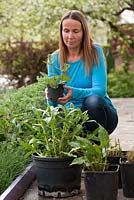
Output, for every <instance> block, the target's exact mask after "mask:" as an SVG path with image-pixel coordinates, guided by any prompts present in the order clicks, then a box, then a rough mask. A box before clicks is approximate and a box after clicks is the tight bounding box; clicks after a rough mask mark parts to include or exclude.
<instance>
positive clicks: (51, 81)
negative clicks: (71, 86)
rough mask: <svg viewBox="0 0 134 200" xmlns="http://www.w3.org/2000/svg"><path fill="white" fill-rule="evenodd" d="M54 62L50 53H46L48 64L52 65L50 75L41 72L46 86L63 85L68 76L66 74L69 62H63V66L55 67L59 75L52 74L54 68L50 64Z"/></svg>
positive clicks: (68, 78)
mask: <svg viewBox="0 0 134 200" xmlns="http://www.w3.org/2000/svg"><path fill="white" fill-rule="evenodd" d="M53 63H54V61H53V59H52V57H51V55H48V64H49V65H50V66H51V67H52V77H49V76H48V75H47V74H45V73H41V74H42V75H43V78H44V81H45V83H46V86H48V85H49V86H50V87H52V88H58V86H59V85H64V84H65V83H66V82H67V81H68V80H70V77H69V76H68V75H67V72H68V68H69V66H70V65H69V64H67V63H65V64H64V66H63V68H60V69H59V68H57V69H58V70H59V75H56V76H55V75H54V68H53V66H52V64H53Z"/></svg>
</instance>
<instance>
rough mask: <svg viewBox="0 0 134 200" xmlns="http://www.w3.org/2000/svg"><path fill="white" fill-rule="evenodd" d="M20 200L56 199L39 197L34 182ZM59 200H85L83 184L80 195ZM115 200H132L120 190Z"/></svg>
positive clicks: (132, 199)
mask: <svg viewBox="0 0 134 200" xmlns="http://www.w3.org/2000/svg"><path fill="white" fill-rule="evenodd" d="M20 200H57V198H54V197H53V198H46V197H41V196H39V195H38V188H37V182H36V181H35V182H34V183H33V184H32V186H31V187H30V188H29V190H28V191H27V192H26V193H25V195H24V197H23V198H21V199H20ZM60 200H86V197H85V190H84V184H83V182H82V187H81V193H80V194H79V195H76V196H74V197H68V198H60ZM107 200H108V199H107ZM117 200H134V198H126V197H124V196H123V192H122V189H118V199H117Z"/></svg>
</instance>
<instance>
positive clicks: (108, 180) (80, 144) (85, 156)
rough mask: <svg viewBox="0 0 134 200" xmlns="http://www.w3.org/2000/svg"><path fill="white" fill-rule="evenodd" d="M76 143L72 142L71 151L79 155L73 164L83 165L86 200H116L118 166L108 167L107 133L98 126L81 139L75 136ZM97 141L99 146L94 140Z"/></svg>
mask: <svg viewBox="0 0 134 200" xmlns="http://www.w3.org/2000/svg"><path fill="white" fill-rule="evenodd" d="M76 138H77V139H76V141H72V142H70V143H71V146H72V150H71V151H70V155H71V154H72V155H74V154H75V151H76V152H78V150H79V152H80V153H81V156H80V155H79V157H77V156H76V158H75V159H74V160H73V162H72V165H73V164H80V165H83V168H84V174H85V176H84V182H85V191H86V198H87V200H103V199H108V200H116V199H117V194H118V169H119V166H118V165H109V164H108V162H107V157H108V155H109V135H108V133H107V131H106V130H105V129H104V128H103V127H102V126H101V125H99V127H98V128H97V129H96V130H95V131H94V132H93V133H92V134H89V135H87V136H86V138H82V137H79V136H76ZM96 139H97V141H99V144H98V143H96V142H95V140H96Z"/></svg>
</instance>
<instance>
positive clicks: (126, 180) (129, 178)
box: [120, 158, 134, 198]
mask: <svg viewBox="0 0 134 200" xmlns="http://www.w3.org/2000/svg"><path fill="white" fill-rule="evenodd" d="M120 169H121V179H122V189H123V194H124V196H125V197H128V198H134V162H127V158H121V159H120Z"/></svg>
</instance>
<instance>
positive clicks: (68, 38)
mask: <svg viewBox="0 0 134 200" xmlns="http://www.w3.org/2000/svg"><path fill="white" fill-rule="evenodd" d="M62 38H63V41H64V43H65V45H66V46H67V48H68V49H79V48H80V47H81V42H82V38H83V30H82V25H81V23H80V22H79V21H77V20H74V19H65V20H63V22H62Z"/></svg>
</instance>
